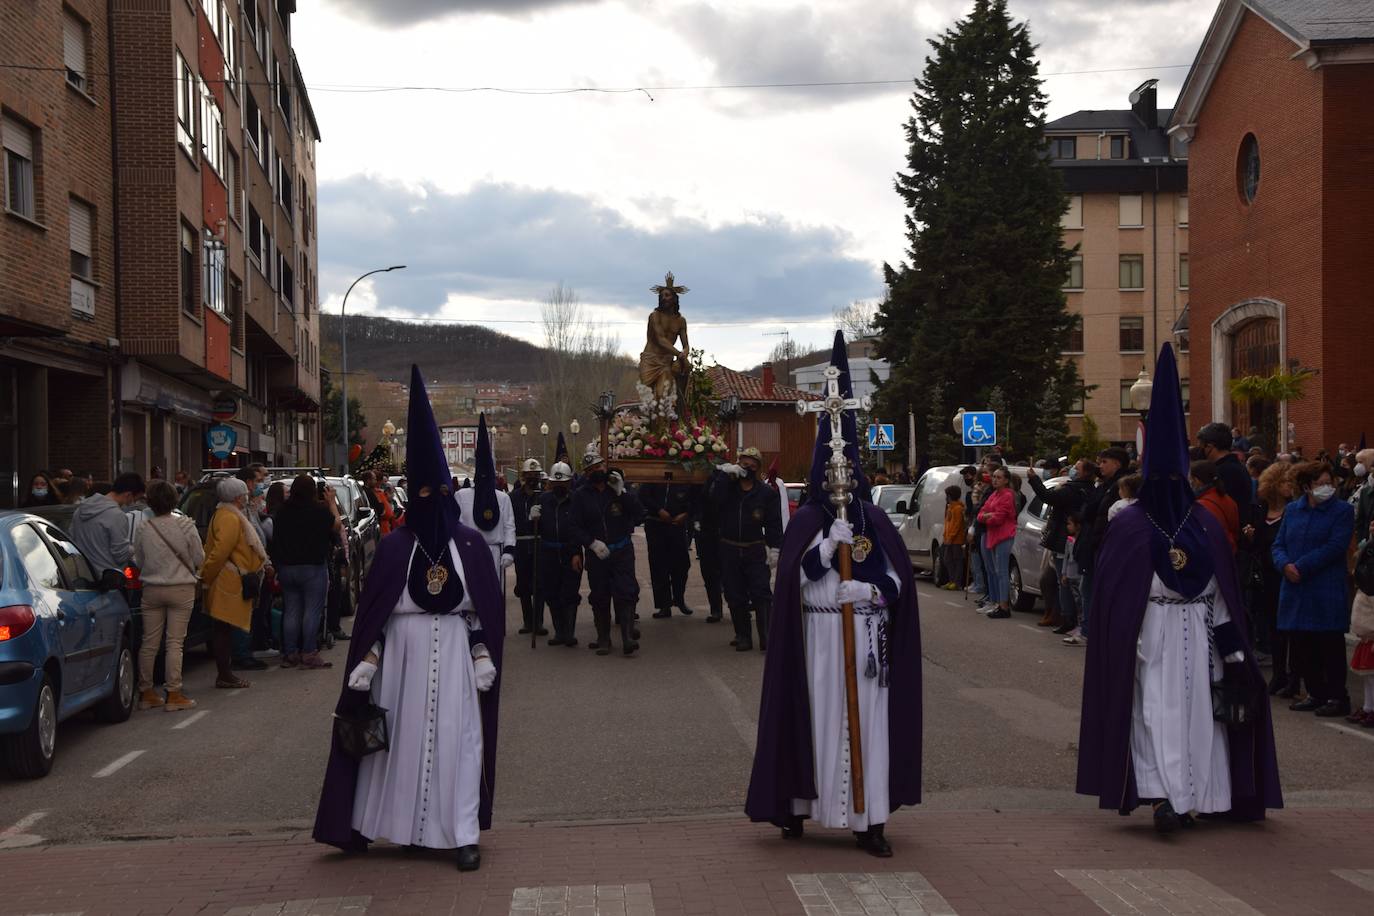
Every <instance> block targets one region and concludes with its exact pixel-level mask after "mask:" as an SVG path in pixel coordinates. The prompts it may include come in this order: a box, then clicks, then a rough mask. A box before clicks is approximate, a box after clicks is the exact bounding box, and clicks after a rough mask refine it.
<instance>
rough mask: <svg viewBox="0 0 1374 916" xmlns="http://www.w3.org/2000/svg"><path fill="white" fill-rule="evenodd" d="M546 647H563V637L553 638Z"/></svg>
mask: <svg viewBox="0 0 1374 916" xmlns="http://www.w3.org/2000/svg"><path fill="white" fill-rule="evenodd" d="M546 645H550V646H561V645H563V637H561V636H555V637H553V638H552V639H550V640H549V641H548V643H546Z"/></svg>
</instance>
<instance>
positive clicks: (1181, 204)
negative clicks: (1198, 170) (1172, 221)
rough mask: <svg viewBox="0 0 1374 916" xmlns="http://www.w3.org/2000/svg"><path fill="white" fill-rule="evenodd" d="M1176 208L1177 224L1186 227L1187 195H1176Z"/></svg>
mask: <svg viewBox="0 0 1374 916" xmlns="http://www.w3.org/2000/svg"><path fill="white" fill-rule="evenodd" d="M1176 206H1177V207H1178V224H1179V225H1180V226H1186V225H1188V195H1187V194H1180V195H1178V203H1177V205H1176Z"/></svg>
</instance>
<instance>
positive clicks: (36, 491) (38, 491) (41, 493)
mask: <svg viewBox="0 0 1374 916" xmlns="http://www.w3.org/2000/svg"><path fill="white" fill-rule="evenodd" d="M33 497H34V499H47V498H48V488H47V487H34V488H33Z"/></svg>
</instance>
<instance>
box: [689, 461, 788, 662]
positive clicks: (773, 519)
mask: <svg viewBox="0 0 1374 916" xmlns="http://www.w3.org/2000/svg"><path fill="white" fill-rule="evenodd" d="M762 469H763V454H762V453H761V452H760V451H759V450H758V449H756V448H745V449H741V450H740V453H739V457H738V458H737V459H736V461H735V463H726V464H722V465H720V466H719V467H717V468H716V470H715V473H714V474H712V475H711V480H710V483H709V484H707V488H706V498H707V499H708V500H710V501H711V502H712V503H714V504H715V507H716V511H717V513H718V517H719V519H720V572H721V587H722V590H723V591H724V592H725V603H726V604H728V605H729V606H730V620H731V622H732V623H733V624H734V626H735V638H734V640H733V641H732V642H731V645H733V646H734V647H735V651H737V652H748V651H750V650H751V649H753V648H754V637H753V633H752V632H751V631H752V629H753V627H752V622H751V620H750V614H751V612H752V613H754V614H757V615H758V633H759V648H760V649H767V648H768V624H769V616H770V613H771V611H772V609H773V589H772V586H771V583H770V582H769V579H770V578H771V576H770V571H771V570H772V569H774V568H776V566H777V565H778V550H779V548H780V547H781V546H782V517H781V513H780V511H779V507H778V495H777V493H775V492H773V490H772V489H771V488H770V487H768V486H767V485H766V484H764V483H763V482H762V481H761V480H759V471H760V470H762Z"/></svg>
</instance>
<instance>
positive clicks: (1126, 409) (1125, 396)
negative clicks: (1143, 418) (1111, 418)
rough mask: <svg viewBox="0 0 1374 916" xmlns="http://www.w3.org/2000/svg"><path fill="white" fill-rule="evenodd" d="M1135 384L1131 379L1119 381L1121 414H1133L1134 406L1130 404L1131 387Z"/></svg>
mask: <svg viewBox="0 0 1374 916" xmlns="http://www.w3.org/2000/svg"><path fill="white" fill-rule="evenodd" d="M1135 383H1136V380H1135V379H1133V378H1123V379H1122V380H1121V412H1122V413H1135V412H1136V411H1135V405H1134V404H1132V403H1131V386H1133V385H1134V384H1135Z"/></svg>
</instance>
